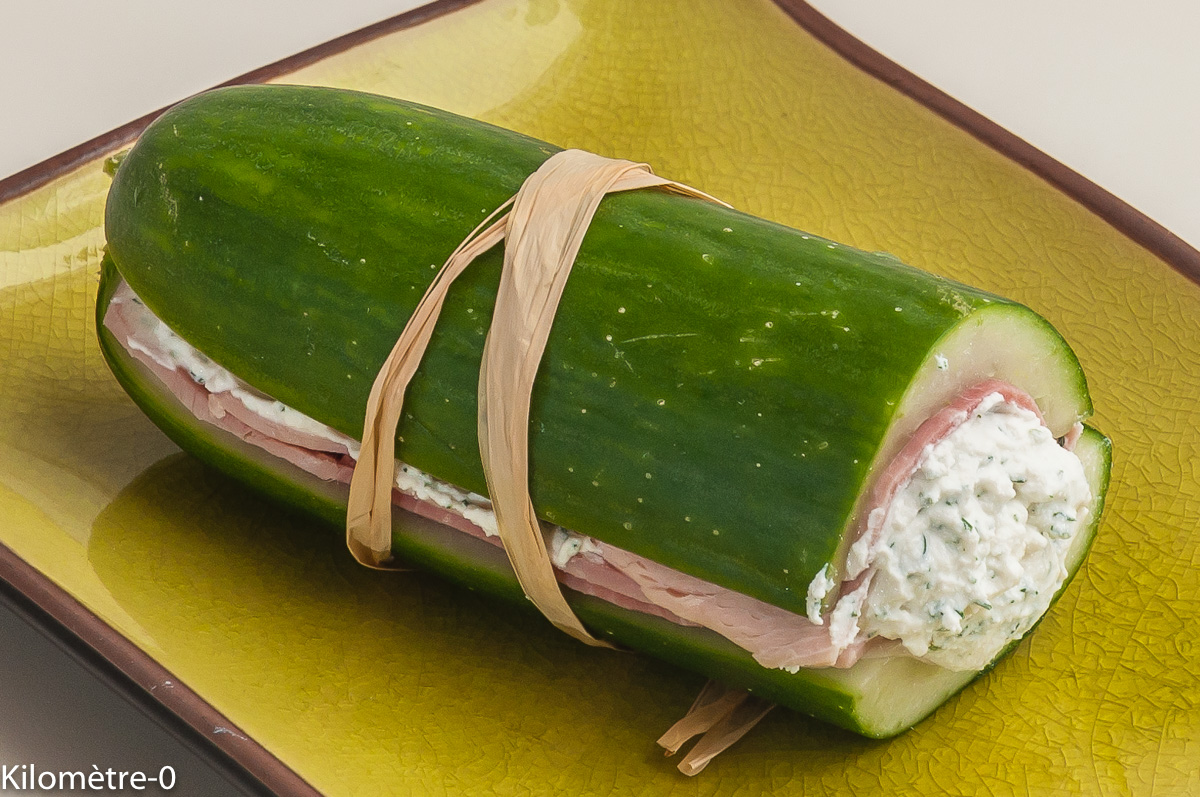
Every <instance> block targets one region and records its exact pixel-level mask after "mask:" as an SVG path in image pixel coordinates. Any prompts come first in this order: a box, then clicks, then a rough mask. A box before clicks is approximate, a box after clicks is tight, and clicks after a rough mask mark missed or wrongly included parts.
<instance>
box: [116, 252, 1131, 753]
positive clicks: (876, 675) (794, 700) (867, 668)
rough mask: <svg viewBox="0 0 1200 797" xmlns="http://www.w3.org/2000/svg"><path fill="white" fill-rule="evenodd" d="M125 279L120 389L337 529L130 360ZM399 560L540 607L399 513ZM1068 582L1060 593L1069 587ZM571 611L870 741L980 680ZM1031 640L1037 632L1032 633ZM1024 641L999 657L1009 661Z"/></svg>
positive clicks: (501, 566)
mask: <svg viewBox="0 0 1200 797" xmlns="http://www.w3.org/2000/svg"><path fill="white" fill-rule="evenodd" d="M120 280H121V276H120V274H119V273H118V272H117V270H116V268H115V267H114V266H113V264H112V261H111V260H110V259H107V258H106V260H105V264H104V267H103V269H102V272H101V280H100V294H99V300H98V302H97V306H96V317H97V324H96V326H97V329H98V330H99V337H100V348H101V351H102V353H103V355H104V357H105V359H106V361H107V362H108V364H109V367H110V368H111V369H112V371H113V374H114V375H115V376H116V378H117V380H118V381H119V382H120V384H121V386H122V387H123V388H124V389H125V390H126V392H128V393H129V395H130V396H131V397H132V398H133V400H134V401H135V402H136V403H137V404H138V406H139V407H140V408H141V409H142V410H143V411H144V412H145V413H146V414H147V415H148V416H149V417H150V419H151V420H152V421H154V423H155V424H157V425H158V426H159V427H160V428H161V429H162V430H163V431H164V432H166V434H167V435H168V436H169V437H170V438H171V439H172V440H173V441H174V442H175V443H176V444H178V445H179V446H180V448H182V449H184V450H185V451H187V452H189V453H190V454H192V455H194V456H196V457H197V458H198V459H200V460H202V461H204V462H206V463H207V464H209V465H211V466H213V467H216V468H218V469H220V470H222V471H224V472H225V473H227V474H230V475H232V476H234V477H235V478H237V479H240V480H241V481H243V482H244V483H246V484H249V485H252V486H254V487H255V488H256V489H258V490H259V491H261V492H263V493H265V494H266V495H268V496H270V497H272V498H273V499H275V500H277V501H279V502H281V503H283V504H285V505H287V506H289V507H293V508H298V509H301V510H303V511H305V512H307V513H309V514H310V515H312V516H315V517H317V518H319V519H321V520H324V521H327V522H329V523H330V524H332V525H334V526H341V525H342V524H343V523H344V521H345V512H346V498H347V494H348V488H347V486H346V485H344V484H340V483H336V482H328V481H322V480H321V479H318V478H316V477H315V476H313V475H312V474H310V473H308V472H306V471H304V470H301V469H300V468H298V467H296V466H295V465H293V464H291V463H289V462H286V461H284V460H282V459H279V458H277V457H274V456H272V455H271V454H268V453H267V452H266V451H264V450H263V449H261V448H258V447H257V446H254V445H251V444H249V443H246V442H245V441H243V440H240V439H239V438H238V437H236V436H235V435H233V434H231V433H229V432H226V431H224V430H221V429H218V428H216V427H214V426H211V425H209V424H207V423H204V422H203V421H200V420H198V419H197V418H196V416H195V415H193V414H192V413H191V412H190V411H189V410H188V409H187V408H186V407H184V405H183V404H181V403H180V401H179V400H178V399H177V398H176V397H175V395H174V394H172V393H171V392H170V391H169V390H168V389H167V388H166V387H164V386H163V385H162V383H161V382H159V381H158V379H157V378H156V377H155V376H154V375H153V374H152V373H150V371H149V370H148V369H147V368H146V367H145V366H144V365H142V364H141V363H140V362H138V361H137V360H136V359H134V358H133V357H132V356H131V355H130V354H129V352H128V351H126V350H125V349H124V348H123V347H122V346H121V345H120V343H119V342H118V341H117V340H116V339H115V338H114V337H113V335H112V333H110V332H109V331H108V329H107V328H105V327H104V325H103V318H104V314H105V313H106V312H107V309H108V303H109V300H110V299H111V298H112V294H113V291H114V290H115V289H116V287H117V286H118V284H119V283H120ZM1076 452H1077V453H1078V454H1079V456H1080V458H1081V459H1082V460H1083V463H1084V467H1085V470H1086V473H1087V476H1088V481H1089V483H1090V485H1091V487H1092V494H1093V496H1095V498H1094V500H1093V506H1092V514H1091V518H1092V520H1091V522H1090V523H1089V525H1088V527H1087V528H1086V529H1081V530H1080V531H1079V533H1078V535H1077V536H1076V538H1075V541H1074V542H1073V544H1072V547H1071V550H1070V554H1069V556H1068V559H1067V568H1068V570H1069V571H1070V573H1071V574H1072V576H1073V575H1074V574H1075V573H1076V572H1077V571H1078V569H1079V567H1080V565H1081V564H1082V562H1083V559H1084V557H1085V556H1086V554H1087V552H1088V550H1089V549H1090V547H1091V545H1092V541H1093V540H1094V538H1095V535H1096V530H1097V528H1098V527H1099V523H1100V515H1101V512H1102V510H1103V506H1104V495H1105V492H1106V490H1107V486H1108V474H1109V467H1110V462H1111V446H1110V444H1109V442H1108V440H1107V439H1106V438H1105V437H1104V436H1103V435H1101V434H1100V433H1099V432H1097V431H1095V430H1094V429H1091V428H1089V427H1085V429H1084V433H1083V436H1082V437H1081V438H1080V440H1079V442H1078V444H1077V446H1076ZM393 526H394V531H395V533H394V544H395V550H396V553H397V555H398V556H399V557H400V558H401V560H402V561H404V562H409V563H412V564H413V565H415V566H419V567H422V568H424V569H427V570H430V571H432V572H435V573H438V574H440V575H442V576H443V577H445V578H447V579H449V580H451V581H453V582H456V583H458V584H461V585H462V586H464V587H469V588H472V589H477V590H480V591H482V592H485V593H488V594H491V595H494V596H496V597H498V598H501V599H504V600H506V601H509V602H510V603H511V604H512V605H513V606H516V607H520V608H521V609H522V610H526V611H533V608H532V606H531V604H530V603H529V601H528V600H526V599H525V595H524V593H523V592H522V591H521V587H520V584H519V583H518V582H517V579H516V576H515V575H513V572H512V568H511V566H510V565H509V564H508V560H507V559H506V558H505V556H504V553H503V552H502V551H501V550H500V549H499V548H497V547H495V546H493V545H490V544H488V543H486V542H483V541H481V540H479V539H477V538H475V537H471V536H470V535H467V534H463V533H461V532H458V531H455V530H453V529H449V528H446V527H444V526H441V525H439V524H436V523H434V522H432V521H429V520H426V519H424V518H421V517H418V516H416V515H412V514H409V513H407V512H396V513H395V515H394V518H393ZM1069 583H1070V580H1069V579H1068V581H1067V583H1064V584H1063V586H1062V588H1061V589H1060V590H1059V593H1058V594H1057V595H1056V596H1055V599H1054V600H1055V602H1057V600H1058V598H1059V596H1061V594H1062V592H1063V591H1064V590H1065V589H1066V588H1067V584H1069ZM564 592H565V594H566V597H567V601H568V603H570V604H571V607H572V608H573V609H574V610H575V612H576V613H577V614H578V615H579V616H580V618H581V619H582V620H583V621H584V623H585V624H587V626H588V627H589V628H590V629H592V630H593V631H594V632H595V633H596V634H598V635H599V636H601V637H603V638H606V639H611V640H614V641H616V642H618V643H620V644H622V645H626V646H628V647H632V648H636V649H638V650H641V651H644V652H646V653H650V654H652V655H654V656H657V657H658V658H661V659H664V660H666V661H670V662H672V663H675V664H677V665H679V666H681V667H684V668H687V669H690V670H693V671H697V672H700V673H703V674H705V675H707V676H708V677H711V678H716V679H718V680H721V681H723V682H725V683H728V684H731V685H734V686H737V687H741V688H745V689H749V690H750V691H752V692H754V693H755V694H757V695H759V696H762V697H764V698H766V699H769V700H771V701H773V702H776V703H779V704H780V705H783V706H787V707H788V708H791V709H794V710H796V711H799V712H801V713H804V714H807V715H809V716H813V717H816V718H818V719H821V720H824V721H826V722H830V723H833V724H835V725H839V726H841V727H843V728H846V729H847V730H850V731H853V732H855V733H859V734H862V735H864V736H868V737H872V738H887V737H890V736H894V735H896V734H898V733H901V732H903V731H904V730H906V729H908V728H910V727H912V726H913V725H915V724H916V723H917V722H919V721H920V720H922V719H924V718H925V717H926V716H928V715H929V714H930V713H932V712H933V711H934V709H936V708H937V707H938V706H940V705H941V704H942V703H943V702H945V701H946V700H948V699H949V698H950V697H952V696H953V695H954V694H955V693H957V692H958V691H959V690H960V689H962V688H963V687H964V686H966V685H967V684H968V683H969V682H970V681H971V680H973V679H974V678H975V677H977V676H978V675H979V673H969V672H968V673H964V672H951V671H949V670H945V669H942V668H940V667H935V666H932V665H929V664H923V663H921V662H919V661H916V660H915V659H910V658H903V657H899V658H893V659H866V660H863V661H860V662H859V663H858V664H856V665H855V666H854V667H852V668H850V669H847V670H835V669H825V670H801V671H800V672H798V673H795V674H791V673H787V672H785V671H783V670H771V669H766V668H764V667H762V666H760V665H759V664H758V663H757V662H755V661H754V659H753V658H752V657H751V656H750V654H749V653H747V652H746V651H744V650H742V649H741V648H739V647H737V646H736V645H734V644H733V643H731V642H729V641H728V640H726V639H725V638H724V637H722V636H720V635H718V634H716V633H714V632H712V631H709V630H707V629H703V628H693V627H684V626H680V625H676V624H674V623H671V622H668V621H666V620H662V619H660V618H658V617H653V616H651V615H647V614H642V613H640V612H634V611H629V610H627V609H622V608H620V607H618V606H615V605H613V604H611V603H608V602H606V601H603V600H599V599H597V598H593V597H591V596H588V595H582V594H580V593H577V592H573V591H572V590H569V589H568V590H564ZM1030 633H1032V631H1031V632H1030ZM1017 644H1018V643H1016V642H1014V643H1013V644H1012V645H1011V646H1010V648H1009V649H1008V650H1006V651H1004V652H1003V653H1002V654H1001V655H1000V656H999V657H997V660H999V658H1002V657H1003V656H1004V655H1006V654H1007V653H1008V652H1010V651H1011V649H1012V648H1015V647H1016V645H1017Z"/></svg>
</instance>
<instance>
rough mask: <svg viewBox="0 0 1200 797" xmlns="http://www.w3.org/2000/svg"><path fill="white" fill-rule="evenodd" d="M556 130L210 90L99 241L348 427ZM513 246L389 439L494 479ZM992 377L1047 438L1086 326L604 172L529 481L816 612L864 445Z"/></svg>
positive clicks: (781, 601)
mask: <svg viewBox="0 0 1200 797" xmlns="http://www.w3.org/2000/svg"><path fill="white" fill-rule="evenodd" d="M554 151H555V149H554V148H553V147H551V146H549V145H547V144H544V143H542V142H539V141H536V140H534V139H530V138H527V137H524V136H521V135H518V134H516V133H512V132H509V131H505V130H501V129H498V128H495V127H491V126H488V125H484V124H481V123H478V122H474V121H470V120H466V119H463V118H460V117H457V116H454V115H451V114H448V113H445V112H442V111H437V110H434V109H430V108H425V107H421V106H416V105H412V104H408V103H403V102H400V101H396V100H391V99H385V98H382V97H376V96H371V95H365V94H359V93H353V92H344V91H336V90H329V89H316V88H307V87H291V86H288V87H281V86H276V87H266V86H255V87H237V88H230V89H224V90H220V91H215V92H210V93H208V94H205V95H201V96H199V97H196V98H193V99H191V100H188V101H186V102H184V103H182V104H181V105H179V106H176V107H175V108H174V109H172V110H171V111H169V112H168V113H166V114H164V115H163V116H162V117H161V118H160V119H159V120H158V121H156V122H155V123H154V124H153V125H151V127H150V128H149V129H148V130H147V131H146V132H145V133H144V134H143V136H142V138H141V140H140V141H139V142H138V144H137V146H135V147H134V148H133V150H132V151H131V152H130V153H129V155H128V156H127V157H126V158H125V160H124V161H123V162H122V163H121V165H120V167H119V168H118V170H117V172H116V175H115V177H114V182H113V185H112V190H111V192H110V195H109V199H108V205H107V211H106V220H105V223H106V231H107V234H108V245H109V252H110V253H111V255H112V258H113V260H114V262H115V263H116V266H117V268H118V269H119V270H120V271H121V273H122V274H123V275H124V277H125V279H126V280H128V281H129V283H130V285H131V286H132V288H133V290H134V291H135V292H136V293H137V294H138V295H139V296H140V297H141V298H142V300H143V301H145V302H146V304H147V305H148V306H149V307H150V309H151V310H153V311H154V312H155V313H156V314H157V315H158V316H159V317H160V318H161V319H163V320H164V321H165V322H166V323H167V324H168V325H169V326H170V327H172V328H173V329H174V330H175V331H176V332H178V333H179V334H180V335H181V336H182V337H183V338H184V339H186V340H188V341H189V342H190V343H192V345H194V346H195V347H197V348H198V349H200V350H201V351H203V352H205V353H206V354H207V355H208V356H210V357H212V358H213V359H214V360H215V361H216V362H218V363H220V364H221V365H223V366H224V367H226V368H227V369H229V370H230V371H232V372H233V373H235V374H237V375H238V376H240V377H241V378H242V379H244V380H245V381H247V382H248V383H250V384H251V385H253V386H254V387H256V388H258V389H259V390H261V391H262V392H264V393H266V394H268V395H270V396H273V397H275V398H277V399H279V400H280V401H282V402H284V403H285V404H287V405H289V406H291V407H294V408H295V409H297V410H299V411H300V412H302V413H304V414H305V415H308V416H309V417H312V418H315V419H317V420H319V421H321V422H322V423H325V424H327V425H329V426H332V427H333V428H335V429H338V430H339V431H341V432H343V433H345V434H348V435H351V436H355V437H357V436H359V435H360V434H361V429H362V424H363V415H364V409H365V406H366V400H367V395H368V393H369V391H370V387H371V383H372V381H373V379H374V376H375V374H376V372H377V371H378V369H379V367H380V365H381V363H382V362H383V360H384V359H385V357H386V356H387V353H388V351H389V350H390V349H391V346H392V345H393V343H394V342H395V340H396V337H397V336H398V334H399V332H400V330H401V329H402V328H403V326H404V323H405V321H406V320H407V318H408V316H409V315H410V313H411V312H412V310H413V308H414V307H415V305H416V303H417V301H418V299H419V298H420V296H421V295H422V293H423V291H424V289H425V286H426V285H427V283H428V282H429V280H430V279H431V278H432V276H433V274H434V271H435V269H436V268H437V267H438V266H440V264H441V263H442V262H443V260H444V259H445V257H446V256H447V255H448V253H449V252H450V251H451V250H453V249H454V247H455V246H456V245H457V244H458V242H459V241H461V240H462V238H463V237H465V236H466V235H467V233H469V232H470V231H471V230H472V229H473V228H474V227H475V225H476V224H477V223H478V222H479V221H480V220H481V219H482V218H483V217H484V216H485V215H487V214H488V213H489V212H491V211H492V210H493V209H494V208H495V207H496V206H498V205H499V204H500V203H501V202H503V201H504V200H505V199H507V198H508V197H509V196H510V195H511V194H513V193H514V192H515V191H516V189H517V188H518V187H519V186H520V184H521V182H522V181H523V180H524V178H525V177H526V176H527V175H528V174H529V173H530V172H532V171H533V170H534V169H536V168H537V166H538V165H539V164H540V163H541V162H542V161H543V160H544V159H545V158H547V157H548V156H549V155H550V154H551V153H553V152H554ZM499 267H500V251H499V248H497V249H496V250H494V251H492V252H490V253H488V254H487V255H486V256H484V257H482V258H480V260H479V261H477V262H476V264H475V265H474V266H472V268H471V269H470V270H469V271H468V272H467V274H465V275H464V276H463V277H462V278H460V279H459V281H458V282H457V283H456V284H455V286H454V288H453V290H452V292H451V294H450V296H449V298H448V300H447V302H446V307H445V310H444V312H443V315H442V319H441V321H440V323H439V326H438V330H437V332H436V333H435V335H434V338H433V341H432V343H431V345H430V347H429V350H428V353H427V355H426V359H425V361H424V363H423V365H422V367H421V370H420V372H419V373H418V375H417V377H416V379H414V381H413V383H412V385H411V386H410V388H409V392H408V397H407V399H406V414H405V417H404V418H402V419H401V424H400V428H399V430H398V438H399V439H400V440H401V441H402V442H401V445H400V447H399V448H398V451H399V452H400V453H399V456H400V457H402V458H403V459H405V460H406V461H408V462H410V463H411V464H413V465H415V466H416V467H418V468H420V469H421V470H423V471H425V472H427V473H430V474H432V475H434V476H435V477H437V478H439V479H442V480H443V481H446V482H449V483H452V484H457V485H459V486H462V487H465V488H467V489H470V490H472V491H474V492H477V493H481V494H486V485H485V482H484V478H483V473H482V470H481V466H480V462H479V451H478V443H477V440H476V431H475V430H476V409H477V404H476V382H477V374H478V369H479V362H480V352H481V350H482V345H483V340H484V335H485V332H486V330H487V327H488V324H489V323H490V320H491V306H492V301H493V299H494V297H495V291H496V286H497V282H498V275H499ZM897 308H899V309H897ZM939 356H940V357H944V358H946V360H947V361H948V362H949V363H950V368H948V369H945V370H939V369H938V368H937V367H936V364H935V362H936V361H937V358H938V357H939ZM981 376H995V377H997V378H1000V379H1003V380H1005V381H1008V382H1010V383H1012V384H1014V385H1016V386H1017V387H1021V388H1023V389H1025V390H1026V391H1027V392H1029V393H1030V394H1031V395H1032V396H1033V397H1034V398H1035V399H1037V400H1038V402H1039V405H1040V406H1041V407H1042V410H1043V412H1044V414H1045V415H1046V418H1047V422H1048V425H1049V426H1050V427H1051V429H1052V430H1053V431H1054V432H1055V434H1056V435H1059V434H1062V433H1064V432H1065V431H1066V430H1067V428H1069V427H1070V426H1071V425H1072V424H1073V423H1075V422H1076V421H1077V420H1078V419H1080V418H1083V417H1086V416H1087V415H1088V414H1090V411H1091V406H1090V402H1089V399H1088V393H1087V387H1086V383H1085V382H1084V378H1083V374H1082V371H1081V369H1080V367H1079V363H1078V361H1077V360H1076V359H1075V357H1074V355H1073V354H1072V352H1071V351H1070V348H1069V347H1068V346H1067V344H1066V343H1065V342H1064V341H1063V340H1062V338H1061V337H1060V336H1059V335H1058V334H1057V333H1056V332H1055V331H1054V330H1053V328H1052V327H1050V325H1049V324H1048V323H1047V322H1045V321H1044V320H1043V319H1041V318H1040V317H1038V316H1037V315H1036V314H1035V313H1033V312H1032V311H1030V310H1028V309H1027V308H1025V307H1023V306H1021V305H1018V304H1015V303H1013V302H1009V301H1006V300H1004V299H1001V298H999V297H996V296H992V295H990V294H987V293H985V292H982V291H979V290H975V289H973V288H968V287H966V286H962V285H959V284H957V283H953V282H950V281H948V280H945V279H942V278H939V277H936V276H933V275H931V274H927V273H924V272H921V271H917V270H915V269H912V268H909V267H907V266H905V265H903V264H901V263H900V262H898V261H897V260H896V259H895V258H892V257H890V256H887V255H883V254H872V253H866V252H860V251H857V250H854V249H851V248H849V247H844V246H840V245H838V244H835V243H833V242H830V241H826V240H824V239H821V238H818V237H816V236H810V235H806V234H804V233H801V232H798V231H796V230H792V229H789V228H786V227H783V226H780V225H778V224H773V223H771V222H767V221H764V220H762V219H758V218H754V217H752V216H748V215H746V214H742V213H738V212H736V211H732V210H728V209H725V208H721V207H718V206H715V205H713V204H711V203H706V202H703V201H701V200H693V199H688V198H684V197H678V196H671V195H667V194H665V193H663V192H656V191H639V192H632V193H625V194H618V195H614V196H610V197H608V198H606V199H605V200H604V202H603V203H602V204H601V206H600V210H599V212H598V213H597V214H596V217H595V220H594V222H593V224H592V226H591V228H590V231H589V232H588V235H587V238H586V239H585V241H584V245H583V248H582V250H581V252H580V254H579V257H578V260H577V264H576V266H575V269H574V271H573V272H572V277H571V280H570V282H569V283H568V285H567V289H566V292H565V294H564V296H563V299H562V303H561V306H560V310H559V313H558V317H557V319H556V321H555V324H554V329H553V331H552V334H551V337H550V340H549V343H548V346H547V349H546V353H545V357H544V359H543V363H542V367H541V370H540V372H539V376H538V384H537V386H536V388H535V391H534V395H533V406H532V412H531V422H530V458H531V474H532V480H531V481H532V495H533V500H534V505H535V507H536V508H537V510H538V513H539V515H540V516H541V517H543V518H544V519H546V520H548V521H551V522H553V523H556V524H559V525H561V526H563V527H565V528H569V529H572V530H575V531H578V532H581V533H584V534H589V535H591V536H593V537H596V538H599V539H601V540H605V541H607V542H609V543H612V544H613V545H617V546H619V547H622V548H625V549H626V550H630V551H633V552H635V553H638V554H640V555H642V556H645V557H648V558H650V559H654V560H655V561H658V562H661V563H663V564H666V565H669V566H671V567H674V568H676V569H678V570H681V571H683V572H686V573H690V574H692V575H695V576H697V577H699V578H703V579H705V580H707V581H711V582H713V583H716V584H720V585H722V586H725V587H728V588H730V589H735V590H738V591H740V592H744V593H746V594H749V595H752V596H753V597H756V598H759V599H760V600H763V601H766V602H768V603H772V604H775V605H777V606H780V607H782V608H785V609H789V610H791V611H795V612H799V613H803V612H804V602H805V598H806V591H807V587H808V584H809V582H810V581H811V580H812V578H813V576H814V575H816V573H817V572H818V571H819V570H821V568H822V567H823V566H824V565H825V564H826V563H828V562H831V561H835V562H836V561H837V560H838V554H839V551H841V550H842V548H843V545H844V541H845V540H846V539H847V535H846V534H845V530H846V528H847V527H848V526H849V525H850V523H851V522H852V520H853V517H854V515H855V511H856V503H857V501H858V499H859V497H860V496H861V495H863V494H864V486H865V485H866V484H867V483H868V479H869V476H870V474H871V472H872V470H873V469H875V468H877V467H878V464H879V463H882V462H885V461H886V460H888V459H890V458H891V456H892V454H894V452H895V449H896V448H897V447H898V444H899V442H902V440H903V438H904V437H906V436H907V434H909V433H911V430H912V428H915V424H916V423H917V422H919V421H920V420H921V419H922V418H923V417H924V415H926V414H928V412H927V411H926V410H927V409H929V408H934V409H936V408H937V407H938V406H941V405H942V404H945V403H946V402H948V401H949V400H950V399H951V398H953V397H954V396H955V395H957V394H958V393H959V392H961V390H963V389H964V388H965V387H967V386H968V385H970V384H972V383H974V382H976V381H978V380H979V378H980V377H981Z"/></svg>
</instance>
